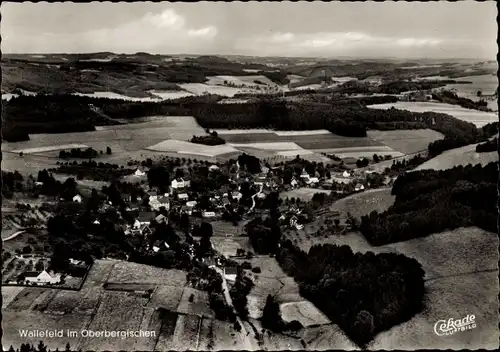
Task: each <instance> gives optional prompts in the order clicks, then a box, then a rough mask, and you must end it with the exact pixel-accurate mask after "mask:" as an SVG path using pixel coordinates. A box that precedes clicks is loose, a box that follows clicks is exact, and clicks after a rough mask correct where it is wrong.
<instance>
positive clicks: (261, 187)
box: [247, 185, 264, 214]
mask: <svg viewBox="0 0 500 352" xmlns="http://www.w3.org/2000/svg"><path fill="white" fill-rule="evenodd" d="M263 188H264V185H260V190H259V191H258V192H257V193H255V194H254V195H253V196H252V202H253V203H252V207H251V208H250V209H248V212H247V214H250V212H251V211H252V210H253V208H255V197H256V196H258V195H259V194H261V193H262V189H263Z"/></svg>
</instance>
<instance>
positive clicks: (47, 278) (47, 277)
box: [23, 270, 61, 285]
mask: <svg viewBox="0 0 500 352" xmlns="http://www.w3.org/2000/svg"><path fill="white" fill-rule="evenodd" d="M23 276H24V280H25V281H26V282H30V283H36V284H42V285H43V284H57V283H58V282H60V281H61V275H60V274H55V273H52V272H51V273H49V272H47V270H44V271H41V272H36V271H27V272H25V273H24V274H23Z"/></svg>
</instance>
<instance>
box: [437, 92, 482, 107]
mask: <svg viewBox="0 0 500 352" xmlns="http://www.w3.org/2000/svg"><path fill="white" fill-rule="evenodd" d="M432 99H434V100H437V101H440V102H443V103H448V104H453V105H459V106H461V107H463V108H466V109H474V110H483V111H488V110H489V109H488V102H486V101H485V100H479V101H473V100H471V99H468V98H463V97H459V96H458V95H457V94H456V93H453V92H450V91H443V92H441V93H435V94H432Z"/></svg>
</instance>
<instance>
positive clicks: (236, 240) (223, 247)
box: [210, 236, 253, 257]
mask: <svg viewBox="0 0 500 352" xmlns="http://www.w3.org/2000/svg"><path fill="white" fill-rule="evenodd" d="M210 241H211V242H212V244H213V246H214V248H215V250H216V251H217V252H219V253H221V254H222V255H224V256H226V257H232V256H235V255H236V251H237V250H238V249H239V248H242V249H244V250H245V251H253V250H252V246H251V244H250V242H249V240H248V237H227V238H226V237H222V236H218V237H215V236H212V238H211V239H210Z"/></svg>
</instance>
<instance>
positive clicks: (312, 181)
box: [306, 177, 319, 185]
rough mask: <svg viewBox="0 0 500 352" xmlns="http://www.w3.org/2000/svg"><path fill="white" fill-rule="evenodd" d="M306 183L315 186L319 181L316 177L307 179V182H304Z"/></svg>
mask: <svg viewBox="0 0 500 352" xmlns="http://www.w3.org/2000/svg"><path fill="white" fill-rule="evenodd" d="M306 183H307V184H308V185H315V184H318V183H319V179H318V178H317V177H309V178H308V179H307V180H306Z"/></svg>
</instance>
